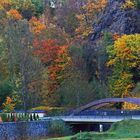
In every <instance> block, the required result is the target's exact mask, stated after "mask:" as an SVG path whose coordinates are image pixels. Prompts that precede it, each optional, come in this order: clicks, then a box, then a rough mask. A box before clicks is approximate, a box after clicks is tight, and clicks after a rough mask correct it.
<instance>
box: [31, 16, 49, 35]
mask: <svg viewBox="0 0 140 140" xmlns="http://www.w3.org/2000/svg"><path fill="white" fill-rule="evenodd" d="M30 25H31V29H32V31H33V32H34V33H35V34H39V33H41V31H43V30H45V29H46V26H45V25H44V24H43V23H42V22H40V21H39V20H38V19H37V18H36V17H32V19H31V20H30Z"/></svg>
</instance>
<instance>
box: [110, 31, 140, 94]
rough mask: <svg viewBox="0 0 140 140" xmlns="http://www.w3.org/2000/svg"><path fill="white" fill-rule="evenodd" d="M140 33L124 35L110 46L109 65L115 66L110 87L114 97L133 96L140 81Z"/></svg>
mask: <svg viewBox="0 0 140 140" xmlns="http://www.w3.org/2000/svg"><path fill="white" fill-rule="evenodd" d="M139 45H140V35H139V34H134V35H123V36H122V37H120V38H119V39H118V40H116V41H115V43H114V45H113V46H109V47H108V53H109V61H108V66H110V67H112V68H113V73H112V76H111V77H110V79H109V88H110V92H111V94H112V96H114V97H128V96H132V95H131V93H130V92H131V91H132V89H133V88H134V86H135V84H136V83H137V82H138V81H139V78H138V77H139V71H138V70H139V64H140V48H139Z"/></svg>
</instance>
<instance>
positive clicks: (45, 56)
mask: <svg viewBox="0 0 140 140" xmlns="http://www.w3.org/2000/svg"><path fill="white" fill-rule="evenodd" d="M33 46H34V49H35V51H34V55H36V56H38V57H39V58H40V60H41V61H42V63H43V64H45V65H47V66H48V88H49V92H50V93H52V92H54V91H55V90H56V89H57V87H58V85H59V84H60V83H61V81H62V80H63V78H64V70H65V68H66V67H67V66H68V65H69V64H70V57H69V55H68V52H67V50H68V45H63V46H59V45H58V42H57V41H56V40H53V39H48V40H41V41H39V40H37V39H35V40H34V43H33Z"/></svg>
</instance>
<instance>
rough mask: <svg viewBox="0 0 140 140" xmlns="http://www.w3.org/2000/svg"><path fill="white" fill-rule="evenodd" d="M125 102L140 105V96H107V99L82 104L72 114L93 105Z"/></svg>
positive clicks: (97, 106)
mask: <svg viewBox="0 0 140 140" xmlns="http://www.w3.org/2000/svg"><path fill="white" fill-rule="evenodd" d="M123 102H127V103H132V104H135V105H138V106H140V98H106V99H101V100H97V101H93V102H90V103H88V104H86V105H84V106H81V107H79V108H77V109H75V110H74V111H73V113H72V114H71V115H75V114H78V113H80V112H82V111H84V110H87V109H89V108H91V107H96V108H99V107H100V106H105V105H107V104H110V103H123Z"/></svg>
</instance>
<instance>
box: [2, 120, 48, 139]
mask: <svg viewBox="0 0 140 140" xmlns="http://www.w3.org/2000/svg"><path fill="white" fill-rule="evenodd" d="M48 126H49V122H48V121H32V122H6V123H1V124H0V140H25V139H26V140H27V137H31V138H32V139H33V140H36V139H37V138H39V137H43V136H47V134H48Z"/></svg>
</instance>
